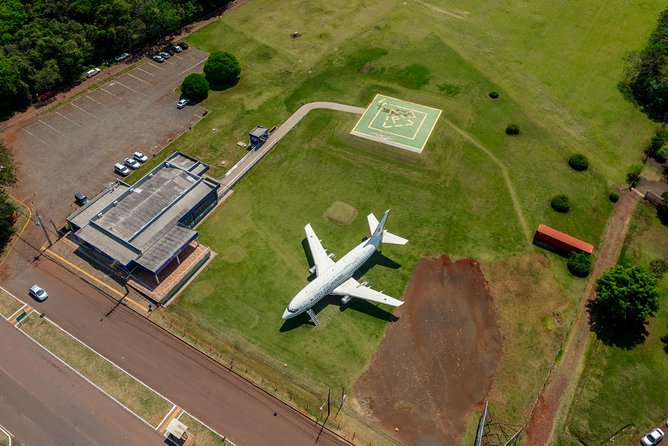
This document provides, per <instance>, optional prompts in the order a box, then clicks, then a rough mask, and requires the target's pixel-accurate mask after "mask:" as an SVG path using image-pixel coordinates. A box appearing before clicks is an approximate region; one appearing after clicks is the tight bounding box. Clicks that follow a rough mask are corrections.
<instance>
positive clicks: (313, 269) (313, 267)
mask: <svg viewBox="0 0 668 446" xmlns="http://www.w3.org/2000/svg"><path fill="white" fill-rule="evenodd" d="M308 272H309V274H315V265H314V266H312V267H310V268H309V269H308Z"/></svg>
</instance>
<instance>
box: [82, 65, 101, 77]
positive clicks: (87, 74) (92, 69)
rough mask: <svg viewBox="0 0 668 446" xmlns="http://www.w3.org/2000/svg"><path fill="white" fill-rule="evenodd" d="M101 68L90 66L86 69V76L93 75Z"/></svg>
mask: <svg viewBox="0 0 668 446" xmlns="http://www.w3.org/2000/svg"><path fill="white" fill-rule="evenodd" d="M100 71H101V70H100V69H99V68H91V69H90V70H88V71H86V77H87V78H88V79H90V78H91V77H93V76H95V75H96V74H97V73H99V72H100Z"/></svg>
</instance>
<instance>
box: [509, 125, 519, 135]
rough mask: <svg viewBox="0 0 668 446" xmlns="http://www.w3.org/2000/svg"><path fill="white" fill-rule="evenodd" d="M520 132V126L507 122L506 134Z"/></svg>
mask: <svg viewBox="0 0 668 446" xmlns="http://www.w3.org/2000/svg"><path fill="white" fill-rule="evenodd" d="M519 134H520V126H519V125H517V124H508V126H507V127H506V135H511V136H512V135H519Z"/></svg>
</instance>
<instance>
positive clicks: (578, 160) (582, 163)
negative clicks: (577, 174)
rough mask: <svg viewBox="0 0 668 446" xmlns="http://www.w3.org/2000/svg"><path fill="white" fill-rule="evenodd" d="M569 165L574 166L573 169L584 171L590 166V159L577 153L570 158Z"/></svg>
mask: <svg viewBox="0 0 668 446" xmlns="http://www.w3.org/2000/svg"><path fill="white" fill-rule="evenodd" d="M568 165H569V166H571V167H572V168H573V170H577V171H583V170H587V169H588V168H589V160H588V159H587V157H586V156H584V155H582V154H580V153H576V154H575V155H573V156H571V157H570V158H569V159H568Z"/></svg>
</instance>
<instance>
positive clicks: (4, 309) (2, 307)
mask: <svg viewBox="0 0 668 446" xmlns="http://www.w3.org/2000/svg"><path fill="white" fill-rule="evenodd" d="M22 306H23V302H21V301H19V300H18V299H16V298H15V297H14V296H12V295H10V294H9V293H7V292H6V291H5V290H0V315H2V316H4V317H5V318H8V317H9V316H11V315H12V314H14V313H16V312H17V311H18V309H19V308H21V307H22Z"/></svg>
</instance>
